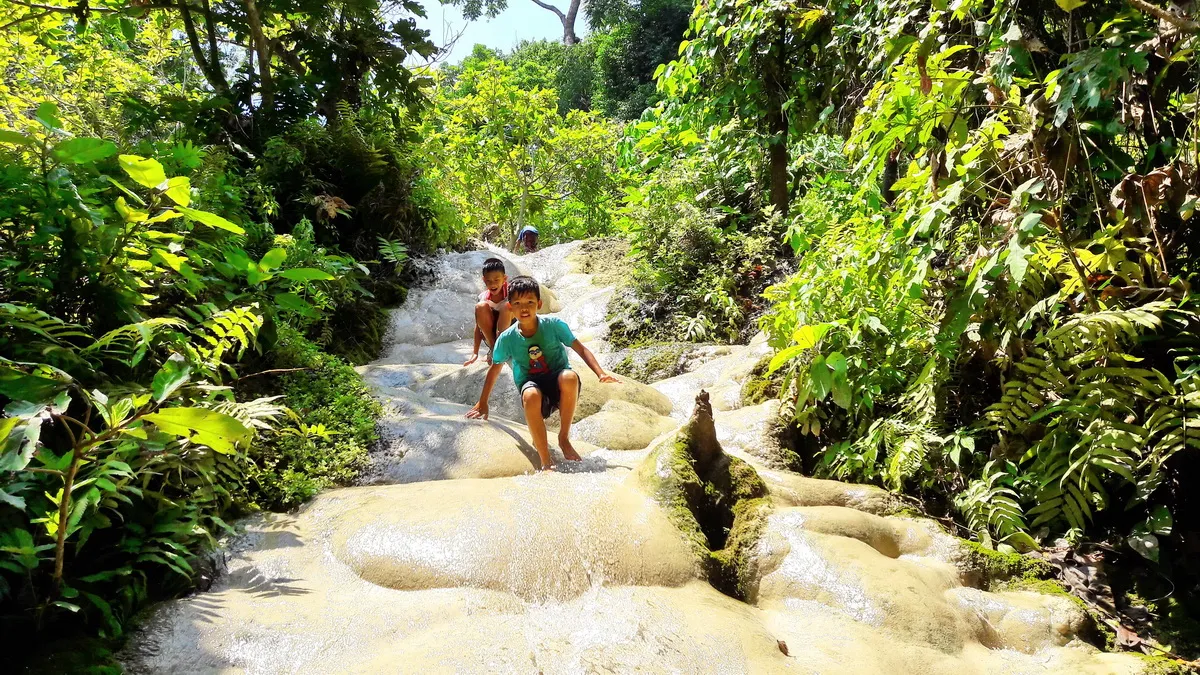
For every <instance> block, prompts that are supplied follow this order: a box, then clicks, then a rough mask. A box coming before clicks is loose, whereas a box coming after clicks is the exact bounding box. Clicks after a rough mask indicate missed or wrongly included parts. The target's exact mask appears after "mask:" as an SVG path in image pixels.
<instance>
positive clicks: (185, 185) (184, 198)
mask: <svg viewBox="0 0 1200 675" xmlns="http://www.w3.org/2000/svg"><path fill="white" fill-rule="evenodd" d="M164 192H165V194H166V195H167V196H168V197H170V198H171V201H173V202H175V203H176V204H178V205H180V206H187V205H188V204H190V203H191V202H192V182H191V181H190V180H188V178H187V176H175V177H174V178H171V179H170V180H168V181H167V189H166V190H164Z"/></svg>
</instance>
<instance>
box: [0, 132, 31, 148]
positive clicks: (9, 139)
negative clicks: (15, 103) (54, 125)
mask: <svg viewBox="0 0 1200 675" xmlns="http://www.w3.org/2000/svg"><path fill="white" fill-rule="evenodd" d="M0 143H8V144H9V145H37V144H38V142H37V139H35V138H31V137H29V136H26V135H25V134H22V133H18V132H16V131H10V130H8V129H0Z"/></svg>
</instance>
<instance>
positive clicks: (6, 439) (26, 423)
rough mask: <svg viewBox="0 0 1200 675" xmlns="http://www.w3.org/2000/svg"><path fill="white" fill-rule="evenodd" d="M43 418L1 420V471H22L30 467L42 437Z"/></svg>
mask: <svg viewBox="0 0 1200 675" xmlns="http://www.w3.org/2000/svg"><path fill="white" fill-rule="evenodd" d="M42 422H43V418H42V417H40V416H38V417H33V418H31V419H25V420H22V419H19V418H16V417H10V418H6V419H3V420H0V471H20V470H22V469H24V468H25V467H26V466H28V465H29V460H30V459H32V458H33V452H34V451H35V450H37V444H38V440H39V439H40V438H41V435H42Z"/></svg>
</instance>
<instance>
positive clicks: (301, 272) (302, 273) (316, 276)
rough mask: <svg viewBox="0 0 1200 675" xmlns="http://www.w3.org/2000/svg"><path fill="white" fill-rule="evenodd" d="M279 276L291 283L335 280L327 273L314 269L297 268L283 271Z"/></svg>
mask: <svg viewBox="0 0 1200 675" xmlns="http://www.w3.org/2000/svg"><path fill="white" fill-rule="evenodd" d="M279 276H281V277H283V278H284V279H290V280H292V281H332V280H334V279H336V278H337V277H335V276H333V275H332V274H330V273H329V272H326V271H324V270H319V269H317V268H315V267H297V268H295V269H290V270H284V271H282V272H280V273H279Z"/></svg>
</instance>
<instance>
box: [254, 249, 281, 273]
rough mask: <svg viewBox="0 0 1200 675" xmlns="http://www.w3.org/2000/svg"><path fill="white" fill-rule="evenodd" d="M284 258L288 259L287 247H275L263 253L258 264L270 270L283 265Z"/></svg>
mask: <svg viewBox="0 0 1200 675" xmlns="http://www.w3.org/2000/svg"><path fill="white" fill-rule="evenodd" d="M284 260H287V249H285V248H273V249H271V250H270V251H267V252H266V253H264V254H263V257H262V260H261V261H259V263H258V264H259V265H262V268H263V269H264V270H268V271H270V270H273V269H275V268H276V267H279V266H280V265H282V264H283V261H284Z"/></svg>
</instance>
